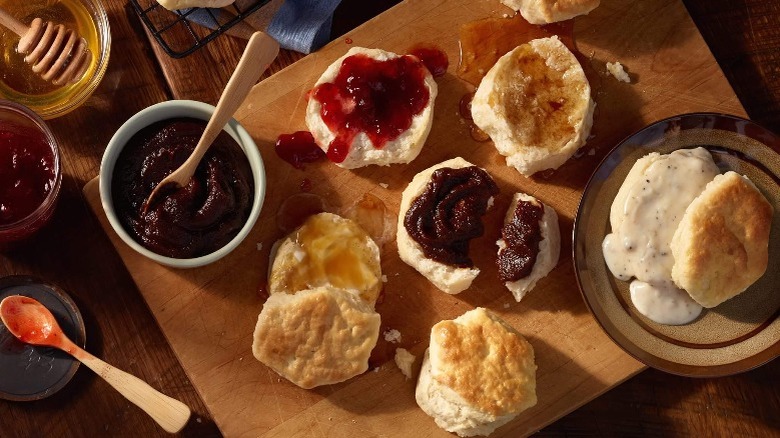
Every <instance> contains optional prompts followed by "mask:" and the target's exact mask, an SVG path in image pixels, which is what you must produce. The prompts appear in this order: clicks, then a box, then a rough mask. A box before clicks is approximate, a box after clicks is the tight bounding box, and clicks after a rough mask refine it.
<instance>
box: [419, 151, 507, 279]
mask: <svg viewBox="0 0 780 438" xmlns="http://www.w3.org/2000/svg"><path fill="white" fill-rule="evenodd" d="M497 194H498V186H496V183H495V182H494V181H493V178H491V177H490V175H488V173H487V172H485V171H484V170H482V169H481V168H479V167H477V166H470V167H464V168H460V169H452V168H448V167H445V168H441V169H437V170H436V171H434V172H433V175H432V176H431V180H430V182H429V183H428V186H427V187H426V188H425V191H423V193H422V194H421V195H420V196H418V197H417V199H415V200H414V202H412V205H411V206H410V207H409V210H408V211H407V212H406V216H405V217H404V227H406V231H407V232H408V233H409V235H410V236H411V237H412V239H414V240H415V241H416V242H417V243H419V244H420V247H421V248H422V250H423V253H424V254H425V256H426V257H428V258H430V259H433V260H436V261H437V262H440V263H444V264H447V265H451V266H457V267H461V268H468V267H472V266H474V263H473V262H472V260H471V258H470V257H469V255H468V252H469V241H470V240H471V239H473V238H475V237H479V236H481V235H482V233H483V232H484V227H483V225H482V216H483V215H484V214H485V212H486V211H487V208H488V200H489V199H490V198H491V197H493V196H495V195H497Z"/></svg>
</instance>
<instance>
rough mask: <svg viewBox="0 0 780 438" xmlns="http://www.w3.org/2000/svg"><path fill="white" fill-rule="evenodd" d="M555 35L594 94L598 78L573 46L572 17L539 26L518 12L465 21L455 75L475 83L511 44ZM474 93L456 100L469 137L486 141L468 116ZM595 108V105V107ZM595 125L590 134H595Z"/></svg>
mask: <svg viewBox="0 0 780 438" xmlns="http://www.w3.org/2000/svg"><path fill="white" fill-rule="evenodd" d="M553 35H557V36H558V38H560V40H561V42H562V43H563V44H565V45H566V47H568V48H569V50H571V52H572V53H573V54H574V56H575V57H577V60H578V61H579V62H580V65H581V66H582V69H583V71H584V72H585V76H586V77H587V78H588V82H589V83H590V86H591V95H592V96H595V95H596V92H597V90H598V89H600V88H601V81H602V77H601V75H599V74H598V72H597V71H596V70H595V69H594V68H593V67H592V66H591V63H590V59H589V58H588V57H587V56H585V55H584V54H582V53H580V52H579V51H578V50H577V49H576V45H575V39H574V19H571V20H566V21H561V22H558V23H553V24H547V25H544V26H539V25H535V24H531V23H529V22H528V21H526V20H525V19H524V18H523V17H522V15H520V14H516V15H515V16H514V17H511V18H486V19H483V20H477V21H472V22H470V23H466V24H464V25H463V26H461V28H460V63H459V64H458V70H457V75H458V77H460V78H461V79H463V80H464V81H466V82H469V83H471V84H472V85H474V86H478V85H479V83H480V82H481V81H482V78H483V77H484V76H485V75H486V74H487V72H488V71H489V70H490V69H491V68H492V67H493V65H494V64H495V63H496V61H498V59H499V58H501V57H502V56H504V55H505V54H507V53H509V52H510V51H511V50H513V49H514V48H515V47H517V46H519V45H521V44H525V43H527V42H529V41H531V40H534V39H537V38H547V37H551V36H553ZM473 98H474V93H473V92H470V93H466V94H465V95H464V96H463V98H461V101H460V107H459V112H460V116H461V118H463V120H464V121H465V122H466V123H467V124H468V125H469V129H470V134H471V138H473V139H474V141H477V142H484V141H488V140H490V137H489V136H488V135H487V134H485V132H483V131H482V130H481V129H479V128H478V127H477V126H476V125H475V124H474V122H473V120H472V117H471V100H472V99H473ZM596 110H597V111H598V106H597V107H596ZM594 130H595V126H594V128H592V129H591V137H593V136H595V132H594Z"/></svg>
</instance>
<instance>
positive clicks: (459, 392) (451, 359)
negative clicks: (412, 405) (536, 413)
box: [415, 307, 536, 436]
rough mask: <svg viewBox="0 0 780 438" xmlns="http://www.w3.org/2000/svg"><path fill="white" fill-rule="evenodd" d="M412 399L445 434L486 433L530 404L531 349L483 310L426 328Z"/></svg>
mask: <svg viewBox="0 0 780 438" xmlns="http://www.w3.org/2000/svg"><path fill="white" fill-rule="evenodd" d="M415 398H416V400H417V404H418V405H419V406H420V408H421V409H422V410H423V411H425V413H426V414H428V415H430V416H431V417H433V418H434V420H435V421H436V424H437V425H438V426H439V427H441V428H442V429H444V430H446V431H448V432H455V433H457V434H458V435H459V436H473V435H488V434H490V433H492V432H493V431H494V430H495V429H497V428H498V427H500V426H502V425H504V424H506V423H508V422H509V421H511V420H512V419H513V418H514V417H516V416H517V414H519V413H520V412H522V411H524V410H526V409H528V408H530V407H532V406H534V405H536V364H535V363H534V350H533V347H532V346H531V344H529V343H528V341H526V340H525V339H524V338H523V337H522V336H521V335H520V334H519V333H518V332H517V331H516V330H514V329H513V328H512V327H510V326H509V325H507V324H506V323H505V322H504V321H502V320H501V319H500V318H498V317H497V316H496V315H494V314H492V313H490V312H488V311H486V310H485V309H483V308H481V307H480V308H476V309H474V310H471V311H469V312H466V313H465V314H463V315H462V316H460V317H458V318H456V319H454V320H445V321H441V322H439V323H438V324H436V325H435V326H433V328H432V329H431V343H430V347H429V348H428V350H426V352H425V358H424V359H423V365H422V370H421V371H420V377H419V380H418V381H417V388H416V390H415Z"/></svg>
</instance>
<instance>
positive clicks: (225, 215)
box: [111, 118, 254, 258]
mask: <svg viewBox="0 0 780 438" xmlns="http://www.w3.org/2000/svg"><path fill="white" fill-rule="evenodd" d="M205 127H206V122H204V121H202V120H197V119H189V118H177V119H169V120H163V121H160V122H157V123H154V124H152V125H149V126H147V127H146V128H144V129H142V130H140V131H139V132H138V133H137V134H135V135H134V136H133V137H132V138H131V139H130V140H129V141H128V143H127V145H126V146H125V147H124V149H123V150H122V152H121V153H120V154H119V157H118V159H117V161H116V168H115V169H114V178H113V180H112V183H111V186H112V187H111V192H112V195H113V200H114V208H115V209H116V214H117V216H118V217H119V220H120V222H121V223H122V226H123V227H124V228H125V230H126V231H127V232H128V233H129V234H130V235H131V236H132V237H133V239H135V240H136V241H137V242H139V243H140V244H141V245H143V246H144V247H145V248H147V249H149V250H151V251H153V252H155V253H157V254H160V255H164V256H168V257H176V258H193V257H199V256H202V255H206V254H209V253H212V252H214V251H216V250H217V249H219V248H221V247H223V246H225V245H226V244H227V243H228V242H230V240H232V239H233V237H235V236H236V234H238V232H239V231H240V230H241V228H242V227H243V226H244V224H245V223H246V220H247V218H248V217H249V212H250V211H251V209H252V203H253V201H254V180H253V177H252V170H251V168H250V166H249V161H248V160H247V157H246V155H245V154H244V152H243V151H242V150H241V147H240V146H239V145H238V143H236V141H235V140H234V139H233V138H232V137H231V136H230V135H228V134H227V133H226V132H225V131H222V132H221V133H220V134H219V136H218V137H217V139H216V140H215V141H214V143H213V144H212V145H211V147H210V148H209V150H208V152H206V155H205V156H204V157H203V159H202V160H201V162H200V164H199V165H198V168H197V170H196V171H195V175H194V176H193V178H192V179H191V180H190V182H189V184H187V186H185V187H182V188H178V189H174V190H173V191H168V192H165V191H164V192H163V194H161V195H160V199H158V200H156V201H155V202H154V203H152V205H150V206H149V208H148V209H147V210H146V211H144V202H145V201H146V199H147V198H148V197H149V194H150V193H151V192H152V189H154V187H155V186H157V184H158V183H159V182H160V181H162V179H163V178H165V177H166V176H168V174H170V173H171V172H172V171H173V170H175V169H176V168H178V167H179V166H180V165H181V164H182V163H184V161H185V160H186V159H187V157H189V155H190V153H192V151H193V149H195V145H196V144H197V143H198V140H199V139H200V137H201V135H202V134H203V130H204V129H205Z"/></svg>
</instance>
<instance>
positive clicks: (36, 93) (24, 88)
mask: <svg viewBox="0 0 780 438" xmlns="http://www.w3.org/2000/svg"><path fill="white" fill-rule="evenodd" d="M0 7H2V8H3V9H4V10H6V11H7V12H8V13H9V14H11V16H13V17H14V18H16V19H17V20H19V21H21V22H22V23H24V24H25V25H28V26H29V25H30V23H31V22H32V20H33V19H34V18H40V19H42V20H43V21H44V22H47V21H49V22H52V23H54V24H62V25H64V26H65V27H66V28H68V29H72V30H73V31H75V32H76V33H77V34H78V35H79V36H80V37H82V38H83V39H84V40H85V41H86V43H87V47H88V49H89V51H90V52H91V54H92V57H91V60H90V61H89V65H88V66H87V69H86V71H85V73H84V74H83V75H82V76H81V79H79V80H77V81H76V82H75V83H71V84H65V85H61V86H57V85H53V84H52V83H51V82H47V81H45V80H43V79H42V78H41V77H40V76H39V75H38V74H36V73H34V72H33V71H32V67H31V66H30V65H29V64H27V63H26V62H24V54H22V53H18V52H17V46H18V44H19V39H20V37H19V36H18V35H16V34H15V33H14V32H12V31H11V30H9V29H6V28H4V27H0V57H2V62H0V99H8V100H11V101H14V102H17V103H20V104H22V105H25V106H27V107H29V108H31V109H32V110H34V111H35V112H36V113H38V114H39V115H40V116H41V117H43V118H44V119H51V118H55V117H59V116H62V115H64V114H67V113H69V112H70V111H72V110H74V109H76V108H77V107H79V106H80V105H81V104H83V103H84V102H85V101H86V100H87V99H88V98H89V96H91V95H92V92H93V91H95V88H97V86H98V84H99V83H100V80H101V79H102V78H103V74H104V73H105V71H106V67H107V66H108V57H109V53H110V47H111V32H110V29H109V26H108V17H107V14H106V10H105V8H104V7H103V4H102V2H101V1H100V0H25V1H19V0H0Z"/></svg>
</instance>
